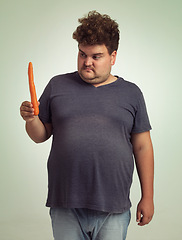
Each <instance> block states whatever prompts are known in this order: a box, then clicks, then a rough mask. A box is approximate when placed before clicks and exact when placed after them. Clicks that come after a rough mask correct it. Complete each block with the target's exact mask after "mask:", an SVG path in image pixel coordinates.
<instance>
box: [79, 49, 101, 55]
mask: <svg viewBox="0 0 182 240" xmlns="http://www.w3.org/2000/svg"><path fill="white" fill-rule="evenodd" d="M79 51H80V52H81V53H83V54H85V55H87V54H86V53H85V52H84V51H82V50H81V49H80V48H79ZM103 54H104V53H94V54H93V56H101V55H103Z"/></svg>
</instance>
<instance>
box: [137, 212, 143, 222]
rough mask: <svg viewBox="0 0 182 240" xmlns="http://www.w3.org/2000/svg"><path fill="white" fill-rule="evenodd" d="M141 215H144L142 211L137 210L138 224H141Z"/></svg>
mask: <svg viewBox="0 0 182 240" xmlns="http://www.w3.org/2000/svg"><path fill="white" fill-rule="evenodd" d="M141 215H142V213H141V211H140V210H137V214H136V221H137V222H138V223H140V221H141Z"/></svg>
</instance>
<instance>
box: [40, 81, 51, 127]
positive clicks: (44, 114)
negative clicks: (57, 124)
mask: <svg viewBox="0 0 182 240" xmlns="http://www.w3.org/2000/svg"><path fill="white" fill-rule="evenodd" d="M50 101H51V81H50V82H49V83H48V84H47V86H46V88H45V89H44V91H43V93H42V95H41V97H40V99H39V102H40V105H39V118H40V120H41V121H42V122H43V123H51V109H50Z"/></svg>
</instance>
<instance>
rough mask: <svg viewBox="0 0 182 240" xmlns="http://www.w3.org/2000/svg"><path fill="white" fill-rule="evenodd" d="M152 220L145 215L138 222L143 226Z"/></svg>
mask: <svg viewBox="0 0 182 240" xmlns="http://www.w3.org/2000/svg"><path fill="white" fill-rule="evenodd" d="M151 220H152V218H151V217H145V216H142V218H141V221H140V223H138V225H139V226H144V225H146V224H149V222H150V221H151Z"/></svg>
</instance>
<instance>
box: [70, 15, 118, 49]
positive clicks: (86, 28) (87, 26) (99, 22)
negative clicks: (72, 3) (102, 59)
mask: <svg viewBox="0 0 182 240" xmlns="http://www.w3.org/2000/svg"><path fill="white" fill-rule="evenodd" d="M78 21H79V22H80V23H81V24H80V25H79V26H78V27H77V29H76V31H75V32H74V33H73V39H75V40H76V41H77V42H78V44H83V45H95V44H99V45H100V44H105V46H106V47H107V49H108V52H109V54H111V53H112V52H113V51H115V50H116V51H117V49H118V44H119V29H118V24H117V23H116V22H115V21H114V20H112V19H111V18H110V17H109V16H108V15H106V14H104V15H101V14H100V13H98V12H96V11H90V12H89V13H88V16H86V17H84V18H80V19H78Z"/></svg>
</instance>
